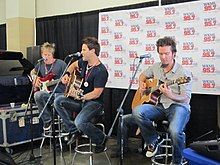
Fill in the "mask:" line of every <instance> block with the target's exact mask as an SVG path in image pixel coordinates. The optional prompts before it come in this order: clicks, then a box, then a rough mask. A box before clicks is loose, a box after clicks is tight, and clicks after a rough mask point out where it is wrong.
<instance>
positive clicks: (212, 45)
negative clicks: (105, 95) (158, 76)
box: [99, 0, 220, 95]
mask: <svg viewBox="0 0 220 165" xmlns="http://www.w3.org/2000/svg"><path fill="white" fill-rule="evenodd" d="M164 36H170V37H173V38H174V39H175V40H176V42H177V57H176V60H177V61H178V62H179V63H180V64H182V65H183V66H184V67H186V68H187V69H189V70H190V71H192V73H193V80H192V81H193V93H201V94H216V95H217V94H220V1H219V0H213V1H210V0H205V1H196V2H188V3H182V4H175V5H166V6H158V7H148V8H141V9H133V10H120V11H114V12H102V13H100V14H99V42H100V44H101V52H100V59H101V61H102V62H103V63H104V64H105V66H106V68H107V69H108V71H109V75H110V76H109V80H108V83H107V87H112V88H125V89H126V88H128V85H129V83H130V81H131V77H132V74H133V73H134V70H135V69H136V67H137V65H138V63H139V58H136V57H140V56H146V58H144V59H143V60H142V62H141V66H140V68H139V70H138V73H137V75H136V77H135V79H134V81H133V82H132V83H133V85H132V89H137V87H138V77H139V74H140V72H141V71H143V70H144V69H146V68H147V67H148V66H151V65H152V64H154V63H155V62H158V61H159V56H158V53H157V50H156V41H157V40H158V38H161V37H164Z"/></svg>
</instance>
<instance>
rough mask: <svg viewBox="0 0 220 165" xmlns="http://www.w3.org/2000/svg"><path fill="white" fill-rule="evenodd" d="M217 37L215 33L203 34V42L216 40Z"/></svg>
mask: <svg viewBox="0 0 220 165" xmlns="http://www.w3.org/2000/svg"><path fill="white" fill-rule="evenodd" d="M215 39H216V37H215V33H206V34H204V35H203V42H204V43H210V42H214V41H215Z"/></svg>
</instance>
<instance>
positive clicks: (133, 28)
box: [130, 25, 141, 33]
mask: <svg viewBox="0 0 220 165" xmlns="http://www.w3.org/2000/svg"><path fill="white" fill-rule="evenodd" d="M140 31H141V28H140V25H131V27H130V32H133V33H137V32H140Z"/></svg>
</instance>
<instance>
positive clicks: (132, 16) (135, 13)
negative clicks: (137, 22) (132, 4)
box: [129, 11, 140, 19]
mask: <svg viewBox="0 0 220 165" xmlns="http://www.w3.org/2000/svg"><path fill="white" fill-rule="evenodd" d="M129 18H130V19H139V18H140V14H139V12H138V11H132V12H129Z"/></svg>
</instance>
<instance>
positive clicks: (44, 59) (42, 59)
mask: <svg viewBox="0 0 220 165" xmlns="http://www.w3.org/2000/svg"><path fill="white" fill-rule="evenodd" d="M42 61H47V59H46V58H41V59H39V60H37V62H42Z"/></svg>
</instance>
